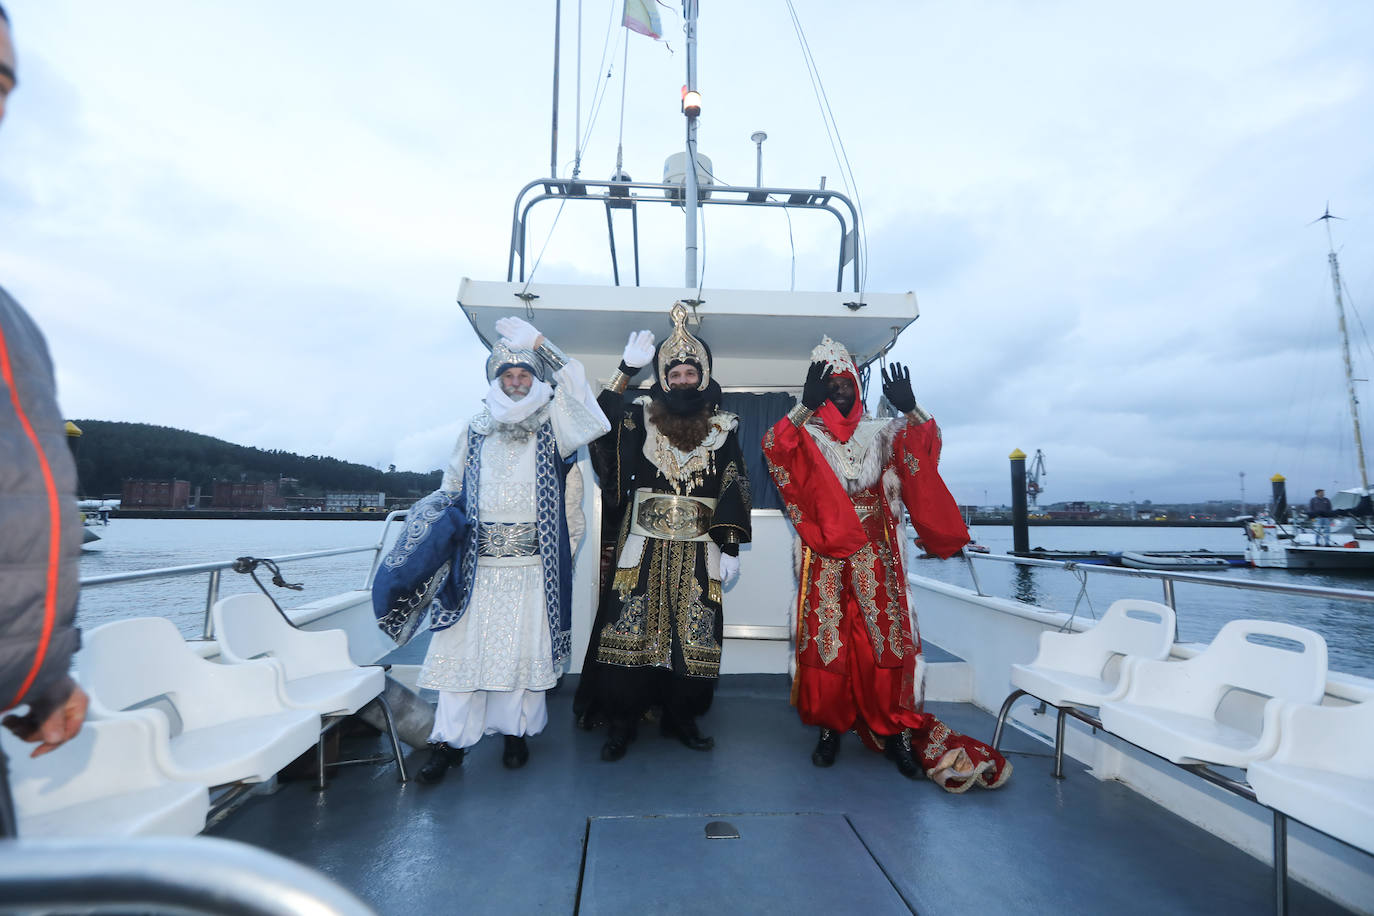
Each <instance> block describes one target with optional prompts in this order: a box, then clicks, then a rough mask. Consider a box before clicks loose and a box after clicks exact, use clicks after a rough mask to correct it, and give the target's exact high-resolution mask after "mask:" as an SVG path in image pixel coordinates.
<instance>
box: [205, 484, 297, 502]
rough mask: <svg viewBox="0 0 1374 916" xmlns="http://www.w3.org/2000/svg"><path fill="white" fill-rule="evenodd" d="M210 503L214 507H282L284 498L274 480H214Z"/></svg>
mask: <svg viewBox="0 0 1374 916" xmlns="http://www.w3.org/2000/svg"><path fill="white" fill-rule="evenodd" d="M211 505H212V506H213V507H214V508H216V509H283V508H285V507H286V500H284V499H282V497H281V496H280V495H279V494H278V492H277V482H276V481H275V480H264V481H261V482H259V483H234V482H232V481H228V480H216V481H215V496H214V502H212V503H211Z"/></svg>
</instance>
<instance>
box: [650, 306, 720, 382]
mask: <svg viewBox="0 0 1374 916" xmlns="http://www.w3.org/2000/svg"><path fill="white" fill-rule="evenodd" d="M668 314H669V316H671V317H672V319H673V333H671V334H669V335H668V339H667V340H665V341H663V344H662V345H661V346H660V347H659V348H658V377H659V380H660V381H661V382H662V384H663V387H664V388H667V387H668V367H669V366H671V365H672V364H673V363H682V362H687V361H688V360H691V361H692V362H694V363H696V364H697V365H698V366H700V367H701V381H700V382H698V383H697V391H705V390H706V386H707V385H709V384H711V357H710V355H709V353H708V351H707V349H706V345H705V344H704V343H702V342H701V341H700V340H697V339H696V338H695V337H693V336H692V334H691V332H689V331H688V330H687V306H685V305H683V304H682V303H681V302H674V303H673V307H672V309H671V310H670V311H669V312H668Z"/></svg>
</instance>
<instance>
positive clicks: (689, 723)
mask: <svg viewBox="0 0 1374 916" xmlns="http://www.w3.org/2000/svg"><path fill="white" fill-rule="evenodd" d="M658 730H659V733H660V734H662V735H663V736H664V737H667V738H676V739H677V740H679V741H681V742H682V744H683V746H685V747H689V748H691V749H692V750H694V751H709V750H710V749H711V748H713V747H715V746H716V739H715V738H712V737H710V736H708V735H703V734H702V733H701V729H699V728H697V720H696V719H694V718H691V717H690V716H689V717H688V718H685V719H680V720H674V719H670V718H669V717H667V716H664V717H663V721H662V722H660V723H659V726H658Z"/></svg>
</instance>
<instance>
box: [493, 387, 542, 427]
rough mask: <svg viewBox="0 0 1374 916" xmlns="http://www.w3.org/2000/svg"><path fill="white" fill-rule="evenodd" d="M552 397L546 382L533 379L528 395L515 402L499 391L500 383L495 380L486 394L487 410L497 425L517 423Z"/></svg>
mask: <svg viewBox="0 0 1374 916" xmlns="http://www.w3.org/2000/svg"><path fill="white" fill-rule="evenodd" d="M552 397H553V388H551V387H550V386H549V383H548V382H541V381H540V380H539V379H535V380H534V381H533V382H531V383H530V393H529V394H527V395H525V396H524V397H523V398H521V399H520V400H518V401H516V400H513V399H512V398H511V396H510V395H508V394H506V393H505V392H504V391H502V390H501V381H500V379H496V380H494V381H493V382H492V383H491V390H490V391H488V392H487V410H489V411H491V416H492V419H494V420H495V421H496V422H497V423H519V422H520V421H521V420H524V419H527V418H528V417H530V416H531V415H533V414H534V412H535V411H537V410H538V409H539V408H541V407H543V406H544V405H545V404H547V403H548V402H549V399H550V398H552Z"/></svg>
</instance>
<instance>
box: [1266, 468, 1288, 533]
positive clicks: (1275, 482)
mask: <svg viewBox="0 0 1374 916" xmlns="http://www.w3.org/2000/svg"><path fill="white" fill-rule="evenodd" d="M1269 485H1270V486H1271V487H1273V499H1274V521H1276V522H1278V523H1279V524H1280V525H1286V524H1288V481H1287V478H1285V477H1284V476H1283V475H1282V474H1275V475H1274V476H1273V477H1270V478H1269Z"/></svg>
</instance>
